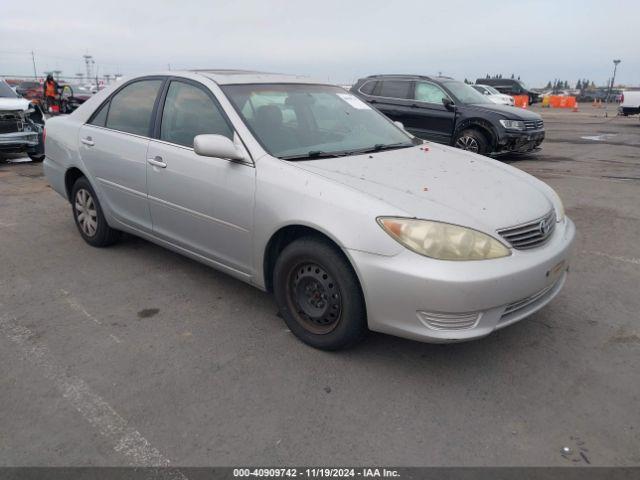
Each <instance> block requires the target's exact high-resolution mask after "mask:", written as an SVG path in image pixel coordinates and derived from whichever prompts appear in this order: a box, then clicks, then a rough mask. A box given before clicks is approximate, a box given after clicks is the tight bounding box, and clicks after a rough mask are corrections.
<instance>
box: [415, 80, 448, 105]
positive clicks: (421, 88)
mask: <svg viewBox="0 0 640 480" xmlns="http://www.w3.org/2000/svg"><path fill="white" fill-rule="evenodd" d="M443 98H449V95H447V94H446V93H445V92H444V91H443V90H442V89H441V88H440V87H438V86H437V85H434V84H433V83H426V82H418V83H416V93H415V99H416V100H418V101H419V102H426V103H439V104H442V99H443Z"/></svg>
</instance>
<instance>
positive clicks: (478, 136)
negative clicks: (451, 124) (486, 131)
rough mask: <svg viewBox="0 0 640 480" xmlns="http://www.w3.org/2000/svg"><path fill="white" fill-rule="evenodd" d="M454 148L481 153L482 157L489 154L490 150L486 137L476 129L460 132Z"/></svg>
mask: <svg viewBox="0 0 640 480" xmlns="http://www.w3.org/2000/svg"><path fill="white" fill-rule="evenodd" d="M453 146H454V147H456V148H460V149H461V150H467V151H469V152H473V153H479V154H480V155H484V154H486V153H488V150H489V142H487V139H486V138H485V136H484V135H483V134H482V133H480V132H479V131H478V130H476V129H475V128H468V129H466V130H463V131H462V132H460V133H459V134H458V136H457V137H456V140H455V142H454V144H453Z"/></svg>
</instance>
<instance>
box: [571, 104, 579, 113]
mask: <svg viewBox="0 0 640 480" xmlns="http://www.w3.org/2000/svg"><path fill="white" fill-rule="evenodd" d="M572 111H573V112H577V111H578V102H576V104H575V105H574V106H573V110H572Z"/></svg>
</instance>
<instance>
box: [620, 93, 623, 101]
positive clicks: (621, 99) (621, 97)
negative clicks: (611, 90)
mask: <svg viewBox="0 0 640 480" xmlns="http://www.w3.org/2000/svg"><path fill="white" fill-rule="evenodd" d="M620 103H624V93H623V94H622V95H620Z"/></svg>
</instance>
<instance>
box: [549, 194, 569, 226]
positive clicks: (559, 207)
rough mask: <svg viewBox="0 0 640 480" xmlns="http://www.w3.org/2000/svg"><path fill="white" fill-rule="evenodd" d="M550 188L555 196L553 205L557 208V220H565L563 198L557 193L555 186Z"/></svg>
mask: <svg viewBox="0 0 640 480" xmlns="http://www.w3.org/2000/svg"><path fill="white" fill-rule="evenodd" d="M549 190H550V192H549V193H550V194H551V196H552V197H553V206H554V207H555V209H556V221H557V222H561V221H563V220H564V216H565V214H564V204H563V203H562V199H561V198H560V195H558V194H557V193H556V191H555V190H554V189H553V188H549Z"/></svg>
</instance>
